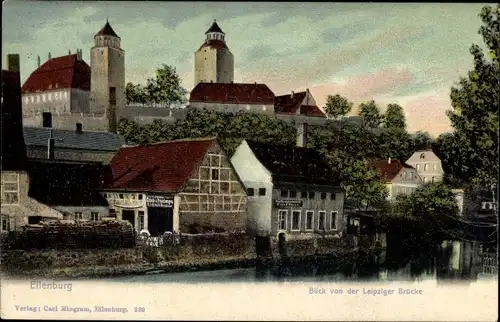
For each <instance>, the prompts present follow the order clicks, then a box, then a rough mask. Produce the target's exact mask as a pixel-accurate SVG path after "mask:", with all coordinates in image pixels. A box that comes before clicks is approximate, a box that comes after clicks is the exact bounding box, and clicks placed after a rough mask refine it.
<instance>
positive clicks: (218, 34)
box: [205, 19, 226, 42]
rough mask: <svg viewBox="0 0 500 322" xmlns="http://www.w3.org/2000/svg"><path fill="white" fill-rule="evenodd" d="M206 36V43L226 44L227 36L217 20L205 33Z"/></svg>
mask: <svg viewBox="0 0 500 322" xmlns="http://www.w3.org/2000/svg"><path fill="white" fill-rule="evenodd" d="M205 35H206V36H207V38H206V41H210V40H220V41H224V42H225V39H224V38H225V35H226V34H225V33H224V32H223V31H222V29H220V27H219V25H218V24H217V21H216V20H215V19H214V23H213V24H212V26H211V27H210V28H209V29H208V30H207V31H206V32H205Z"/></svg>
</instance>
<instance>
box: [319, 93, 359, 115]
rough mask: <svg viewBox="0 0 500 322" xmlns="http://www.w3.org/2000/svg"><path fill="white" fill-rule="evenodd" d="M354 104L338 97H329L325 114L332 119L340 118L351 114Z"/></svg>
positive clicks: (337, 95)
mask: <svg viewBox="0 0 500 322" xmlns="http://www.w3.org/2000/svg"><path fill="white" fill-rule="evenodd" d="M352 105H353V103H352V102H350V101H348V100H347V99H346V98H344V97H342V96H340V95H339V94H336V95H328V96H327V97H326V105H325V112H326V114H327V115H328V116H330V117H332V118H335V119H336V118H338V117H339V116H344V115H346V114H347V113H349V112H350V111H351V109H352Z"/></svg>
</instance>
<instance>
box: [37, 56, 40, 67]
mask: <svg viewBox="0 0 500 322" xmlns="http://www.w3.org/2000/svg"><path fill="white" fill-rule="evenodd" d="M36 63H37V65H38V67H40V55H38V56H37V57H36Z"/></svg>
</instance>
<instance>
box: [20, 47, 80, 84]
mask: <svg viewBox="0 0 500 322" xmlns="http://www.w3.org/2000/svg"><path fill="white" fill-rule="evenodd" d="M56 88H77V89H81V90H84V91H90V66H89V65H87V63H86V62H84V61H83V60H78V59H77V55H76V54H73V55H67V56H61V57H56V58H52V59H51V60H49V61H47V62H45V63H44V64H43V65H41V66H40V67H38V68H37V69H36V70H35V71H34V72H33V73H31V75H30V76H29V77H28V79H27V80H26V82H24V84H23V87H22V93H34V92H43V91H47V90H51V89H56Z"/></svg>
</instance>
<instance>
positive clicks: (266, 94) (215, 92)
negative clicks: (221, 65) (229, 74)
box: [189, 83, 274, 104]
mask: <svg viewBox="0 0 500 322" xmlns="http://www.w3.org/2000/svg"><path fill="white" fill-rule="evenodd" d="M189 102H207V103H224V104H274V93H273V92H272V91H271V90H270V89H269V87H267V85H265V84H257V83H254V84H244V83H198V84H197V85H196V86H195V88H193V90H192V91H191V94H190V97H189Z"/></svg>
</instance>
